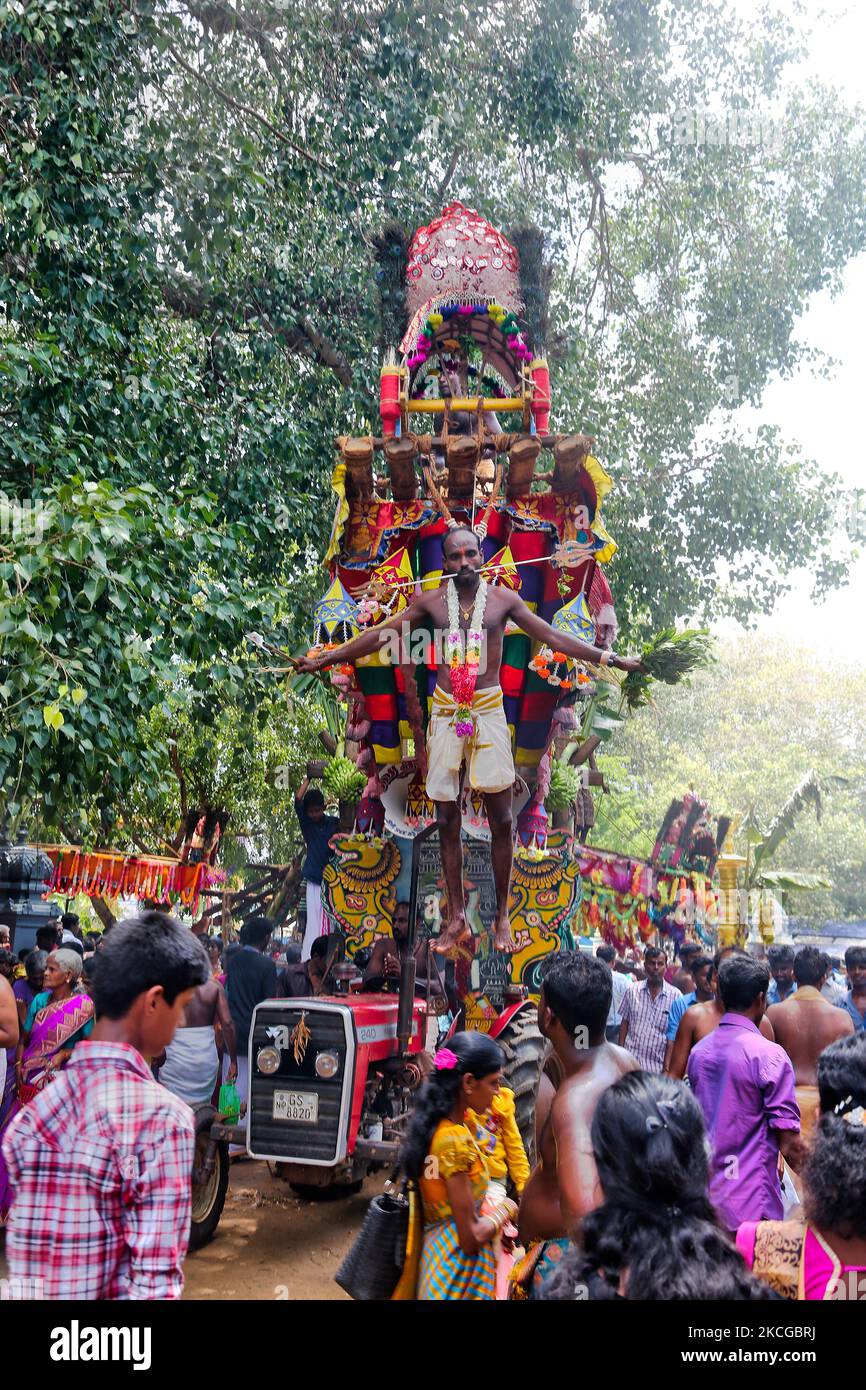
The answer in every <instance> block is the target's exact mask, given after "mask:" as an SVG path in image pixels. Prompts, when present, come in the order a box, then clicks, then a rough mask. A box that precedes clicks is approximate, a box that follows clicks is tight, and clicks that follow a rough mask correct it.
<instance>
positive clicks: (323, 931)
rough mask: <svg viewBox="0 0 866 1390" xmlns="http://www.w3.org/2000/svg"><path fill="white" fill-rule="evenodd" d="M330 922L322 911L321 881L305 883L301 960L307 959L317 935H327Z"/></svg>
mask: <svg viewBox="0 0 866 1390" xmlns="http://www.w3.org/2000/svg"><path fill="white" fill-rule="evenodd" d="M329 934H330V924H329V922H328V920H327V918H326V917H325V915H324V913H323V911H322V885H321V883H309V882H308V883H307V925H306V927H305V928H304V944H303V946H302V947H301V960H302V961H305V960H309V959H310V953H311V951H312V949H313V942H314V941H315V939H316V937H317V936H328V935H329Z"/></svg>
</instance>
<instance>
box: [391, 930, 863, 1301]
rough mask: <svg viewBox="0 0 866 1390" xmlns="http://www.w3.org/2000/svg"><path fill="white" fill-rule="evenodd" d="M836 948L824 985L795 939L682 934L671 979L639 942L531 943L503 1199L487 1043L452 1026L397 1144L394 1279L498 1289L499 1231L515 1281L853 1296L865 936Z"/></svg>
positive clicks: (499, 1058)
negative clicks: (542, 1058)
mask: <svg viewBox="0 0 866 1390" xmlns="http://www.w3.org/2000/svg"><path fill="white" fill-rule="evenodd" d="M845 964H846V971H847V976H848V985H849V987H848V989H847V990H844V991H838V990H837V991H835V992H834V995H833V996H828V993H827V991H826V990H825V985H826V984H827V983H828V980H829V978H830V975H831V972H832V969H833V967H832V965H831V962H830V961H829V960H828V958H827V957H826V956H825V955H824V954H823V953H822V952H820V951H818V950H816V949H814V948H812V947H803V948H802V949H801V950H799V951H797V952H796V954H794V953H790V955H789V953H788V951H787V949H785V950H779V951H775V952H773V953H771V956H770V965H769V966H768V964H767V963H765V962H764V961H761V960H758V959H756V958H755V957H754V956H752V955H750V954H748V953H747V952H746V951H745V950H742V949H740V948H737V947H728V948H725V949H723V950H721V951H719V952H717V953H716V955H715V956H713V957H712V958H710V957H709V956H707V955H705V954H703V952H702V951H701V949H700V947H698V946H692V947H691V949H690V950H686V951H684V953H683V965H682V967H681V969H680V970H679V971H672V970H670V968H668V972H667V973H669V974H670V975H671V977H672V978H671V980H667V979H666V978H665V973H666V960H665V956H664V953H663V952H662V951H661V950H660V949H659V948H657V947H654V946H650V947H648V948H647V950H646V952H645V954H644V960H643V966H642V969H641V971H640V974H641V978H640V979H633V980H630V979H628V978H626V977H625V975H624V968H621V969H617V968H616V966H617V965H620V966H622V963H621V962H619V961H617V960H616V959H615V958H614V955H613V952H612V949H611V948H610V947H607V946H602V947H600V948H599V950H598V953H597V956H596V957H595V958H593V957H592V956H590V955H588V954H585V953H583V952H579V951H578V952H568V953H561V954H559V955H557V956H554V957H552V958H551V959H550V960H549V961H548V962H546V963H545V967H544V968H543V983H542V988H541V999H540V1003H539V1007H538V1022H539V1027H540V1030H541V1032H542V1034H543V1035H544V1037H545V1038H546V1039H547V1040H548V1042H549V1045H550V1053H549V1058H548V1062H547V1065H546V1068H545V1075H544V1076H543V1077H542V1082H541V1087H540V1089H539V1093H538V1101H537V1107H536V1137H537V1145H538V1155H539V1162H538V1164H537V1165H536V1167H535V1168H534V1170H533V1171H532V1173H531V1174H528V1175H527V1176H525V1177H524V1175H523V1174H522V1173H521V1174H520V1178H519V1181H518V1178H517V1177H515V1176H513V1175H512V1185H511V1187H510V1188H509V1189H508V1193H510V1197H511V1199H512V1200H511V1202H509V1197H508V1194H506V1196H505V1197H504V1200H503V1199H502V1198H500V1200H499V1201H498V1203H496V1204H495V1205H493V1206H490V1205H487V1206H485V1202H487V1201H489V1199H488V1198H487V1195H486V1194H487V1192H488V1185H489V1181H490V1175H491V1169H490V1165H489V1163H488V1164H486V1165H485V1155H484V1142H483V1141H484V1137H485V1134H486V1133H487V1132H488V1131H489V1130H490V1129H491V1128H495V1125H496V1110H497V1098H498V1096H499V1095H500V1094H501V1093H502V1077H503V1066H504V1057H503V1055H502V1053H501V1051H500V1049H499V1048H498V1046H497V1044H496V1043H495V1042H493V1041H492V1040H490V1039H489V1038H487V1037H486V1036H484V1035H482V1036H481V1037H476V1036H475V1035H472V1034H458V1035H457V1036H456V1037H455V1038H453V1039H452V1040H451V1041H450V1042H449V1044H448V1047H447V1048H446V1049H443V1050H442V1051H440V1052H439V1053H437V1054H436V1057H435V1058H434V1074H433V1076H432V1077H431V1078H430V1080H429V1081H428V1082H427V1083H426V1086H425V1088H424V1090H423V1091H422V1093H421V1096H420V1097H419V1102H418V1104H417V1106H416V1108H415V1112H414V1117H413V1121H412V1129H411V1133H410V1137H409V1140H408V1142H407V1145H406V1150H405V1154H404V1158H403V1168H404V1172H405V1173H406V1175H407V1177H408V1178H409V1179H411V1180H414V1181H415V1182H416V1184H417V1187H418V1191H419V1197H420V1207H421V1212H422V1215H423V1221H424V1230H423V1238H422V1239H421V1241H420V1242H419V1243H418V1249H419V1256H420V1258H419V1267H418V1271H417V1277H416V1282H415V1293H414V1296H415V1297H417V1298H420V1299H452V1298H473V1299H489V1298H493V1297H495V1296H497V1295H496V1293H495V1272H496V1268H497V1259H496V1256H495V1243H496V1242H499V1244H500V1246H505V1245H510V1244H512V1243H513V1239H514V1238H513V1236H512V1235H511V1232H512V1231H514V1230H515V1227H516V1237H517V1239H518V1240H519V1241H520V1243H521V1246H522V1247H523V1250H524V1252H525V1253H524V1254H523V1255H522V1256H521V1258H520V1259H519V1260H518V1262H517V1264H516V1265H515V1267H514V1269H513V1270H512V1271H511V1275H510V1280H509V1283H510V1296H511V1297H512V1298H515V1299H519V1298H530V1299H542V1300H543V1299H558V1300H562V1299H577V1300H583V1299H589V1300H593V1299H625V1300H628V1299H641V1300H645V1299H726V1300H729V1299H736V1300H762V1299H773V1298H778V1297H784V1298H790V1299H824V1298H840V1299H841V1298H846V1297H852V1296H855V1295H854V1294H852V1293H851V1289H852V1288H853V1287H859V1286H855V1285H852V1284H851V1280H856V1279H858V1278H859V1277H860V1275H861V1274H862V1273H863V1272H864V1271H866V1206H864V1203H863V1196H862V1194H863V1191H864V1179H866V1008H864V1005H866V998H864V994H866V989H864V985H866V948H863V947H853V948H851V949H850V950H849V951H848V952H847V954H846V962H845ZM611 967H614V968H611ZM771 970H772V971H773V972H774V973H773V975H772V979H773V981H774V983H775V984H776V986H777V988H776V991H775V992H774V994H773V996H772V997H774V998H776V1000H777V1002H775V1003H773V1004H769V999H770V998H771V991H770V984H771ZM789 971H790V979H789V978H788V972H789ZM780 977H781V978H780ZM614 1036H615V1037H616V1039H617V1041H616V1042H613V1041H612V1038H613V1037H614ZM506 1094H507V1093H506ZM478 1097H480V1101H479V1099H478ZM479 1103H480V1104H483V1105H485V1106H486V1107H487V1115H486V1118H485V1119H483V1120H482V1121H480V1122H479V1116H478V1106H479ZM499 1171H500V1172H501V1167H500V1170H499ZM500 1258H501V1257H500Z"/></svg>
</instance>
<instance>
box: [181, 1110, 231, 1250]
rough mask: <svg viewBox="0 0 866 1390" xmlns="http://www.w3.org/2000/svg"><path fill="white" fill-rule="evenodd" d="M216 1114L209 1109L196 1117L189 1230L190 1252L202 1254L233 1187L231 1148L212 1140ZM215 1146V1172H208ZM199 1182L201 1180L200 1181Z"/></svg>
mask: <svg viewBox="0 0 866 1390" xmlns="http://www.w3.org/2000/svg"><path fill="white" fill-rule="evenodd" d="M213 1120H214V1112H213V1110H211V1109H210V1108H209V1107H208V1108H206V1109H205V1110H204V1111H201V1112H199V1113H198V1114H197V1115H196V1122H195V1158H194V1160H193V1174H194V1177H193V1188H192V1223H191V1225H190V1229H189V1248H190V1250H200V1249H201V1247H202V1246H203V1245H206V1244H207V1242H208V1241H209V1240H210V1239H211V1237H212V1235H213V1233H214V1231H215V1230H216V1228H217V1226H218V1225H219V1220H220V1217H221V1216H222V1214H223V1207H224V1206H225V1200H226V1192H227V1190H228V1185H229V1146H228V1144H226V1143H224V1142H222V1141H220V1142H218V1143H215V1141H213V1140H212V1139H211V1137H210V1128H211V1125H212V1124H213ZM212 1143H214V1144H215V1148H216V1153H215V1155H214V1166H213V1171H212V1172H210V1173H207V1172H206V1171H205V1166H204V1165H205V1160H206V1158H207V1153H208V1148H209V1146H210V1145H211V1144H212ZM196 1179H198V1180H196Z"/></svg>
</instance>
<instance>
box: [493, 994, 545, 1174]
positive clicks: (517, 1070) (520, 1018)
mask: <svg viewBox="0 0 866 1390" xmlns="http://www.w3.org/2000/svg"><path fill="white" fill-rule="evenodd" d="M496 1041H497V1042H498V1043H499V1046H500V1047H501V1048H502V1051H503V1052H504V1053H505V1067H504V1068H503V1072H504V1080H505V1084H506V1086H510V1087H511V1089H512V1091H513V1092H514V1109H515V1114H516V1118H517V1128H518V1129H519V1130H520V1137H521V1139H522V1140H523V1147H524V1148H525V1149H526V1157H527V1158H528V1159H529V1164H530V1167H532V1166H533V1164H534V1163H535V1159H536V1153H535V1101H536V1097H537V1095H538V1083H539V1081H540V1079H541V1074H542V1072H543V1070H544V1061H545V1056H546V1052H547V1044H546V1042H545V1040H544V1038H543V1037H542V1036H541V1034H540V1033H539V1031H538V1022H537V1019H536V1012H535V1008H534V1007H532V1008H530V1007H527V1008H525V1009H521V1010H520V1012H519V1013H517V1014H515V1015H514V1017H513V1018H512V1019H511V1020H510V1022H509V1023H508V1024H506V1026H505V1028H503V1030H502V1032H501V1033H500V1034H499V1035H498V1036H497V1038H496Z"/></svg>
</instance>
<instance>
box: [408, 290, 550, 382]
mask: <svg viewBox="0 0 866 1390" xmlns="http://www.w3.org/2000/svg"><path fill="white" fill-rule="evenodd" d="M484 314H486V315H487V316H488V318H490V319H491V320H492V321H493V323H494V324H495V325H496V327H497V328H498V329H499V331H500V332H501V333H502V334H503V335H504V337H505V341H506V342H507V344H508V347H509V348H510V350H511V352H512V353H513V355H514V356H515V357H516V358H517V359H518V360H519V361H522V362H531V361H532V358H533V352H532V350H531V348H528V347H527V346H526V344H525V343H524V341H523V335H522V333H521V331H520V326H519V325H518V322H517V315H516V314H515V313H514V312H513V311H512V312H508V311H506V310H505V309H503V307H502V305H501V304H449V305H448V306H447V307H446V308H444V309H443V310H442V311H441V313H440V312H437V313H433V314H431V315H430V316H429V318H428V319H427V322H426V323H425V325H424V327H423V328H422V329H421V332H420V333H419V335H418V342H417V343H416V345H415V351H414V353H412V355H411V356H410V357H408V358H407V359H406V366H407V367H408V369H409V373H410V375H413V376H414V374H415V372H416V371H417V370H418V368H419V367H421V366H423V365H424V363H425V362H426V361H427V358H428V357H429V356H430V354H431V352H432V351H433V339H434V338H435V336H436V332H437V329H439V328H441V327H442V325H443V323H444V322H445V320H446V319H450V318H454V317H458V318H472V317H474V316H476V315H478V316H480V315H484Z"/></svg>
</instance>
